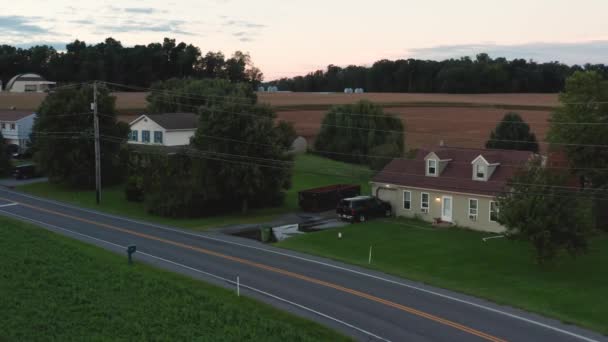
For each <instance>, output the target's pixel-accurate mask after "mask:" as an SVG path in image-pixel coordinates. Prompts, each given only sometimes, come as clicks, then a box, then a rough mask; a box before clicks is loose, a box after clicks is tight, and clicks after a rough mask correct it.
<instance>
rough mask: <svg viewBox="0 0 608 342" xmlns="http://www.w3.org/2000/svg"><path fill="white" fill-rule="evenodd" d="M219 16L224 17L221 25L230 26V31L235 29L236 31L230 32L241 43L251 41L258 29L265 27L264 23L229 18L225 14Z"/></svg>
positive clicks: (258, 31)
mask: <svg viewBox="0 0 608 342" xmlns="http://www.w3.org/2000/svg"><path fill="white" fill-rule="evenodd" d="M221 18H222V19H224V22H223V23H222V26H224V27H228V28H230V30H231V31H232V30H235V31H236V32H232V33H231V34H232V36H233V37H235V38H237V39H238V40H239V41H240V42H243V43H247V42H252V41H253V40H254V38H255V37H256V36H257V35H258V34H259V33H260V30H262V29H263V28H265V27H266V25H263V24H257V23H254V22H251V21H247V20H241V19H230V18H228V17H227V16H221Z"/></svg>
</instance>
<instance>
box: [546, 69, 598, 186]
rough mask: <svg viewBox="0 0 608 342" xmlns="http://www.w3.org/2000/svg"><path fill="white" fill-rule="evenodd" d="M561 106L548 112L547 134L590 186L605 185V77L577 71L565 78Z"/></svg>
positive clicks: (560, 97) (594, 73)
mask: <svg viewBox="0 0 608 342" xmlns="http://www.w3.org/2000/svg"><path fill="white" fill-rule="evenodd" d="M559 100H560V107H559V108H557V109H556V110H555V111H554V112H553V113H552V115H551V119H550V126H549V133H548V137H549V139H550V141H551V142H552V143H553V144H554V145H555V147H558V148H560V149H562V150H563V151H565V152H566V153H567V155H568V159H569V161H570V162H571V165H572V166H573V167H574V169H575V171H576V172H577V174H578V175H580V176H582V177H583V178H584V180H585V183H587V184H588V185H589V186H592V187H594V188H598V187H605V186H607V185H608V173H607V172H606V171H605V169H606V168H608V148H606V147H605V146H608V80H606V79H604V78H602V77H601V75H600V74H598V73H597V72H594V71H591V72H577V73H575V74H574V75H572V77H570V78H569V79H568V80H567V81H566V89H565V91H564V92H563V93H561V94H560V96H559Z"/></svg>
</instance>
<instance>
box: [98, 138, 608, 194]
mask: <svg viewBox="0 0 608 342" xmlns="http://www.w3.org/2000/svg"><path fill="white" fill-rule="evenodd" d="M104 139H113V138H112V137H108V136H104ZM114 141H116V139H114ZM180 151H182V152H185V153H188V154H203V155H215V156H216V157H218V158H221V157H224V158H232V157H237V158H247V159H253V160H261V161H263V162H274V163H279V164H281V163H282V164H288V165H290V166H293V165H294V164H295V163H294V162H286V161H283V160H277V159H268V158H258V157H253V156H248V155H240V154H231V153H221V152H214V151H205V150H199V149H195V148H191V147H182V148H180ZM522 166H523V165H522ZM366 172H368V173H370V176H373V175H374V171H372V170H369V171H366ZM381 174H396V175H400V176H411V177H424V178H428V176H426V175H421V174H413V173H406V172H396V171H385V170H382V171H379V172H376V173H375V175H376V176H378V175H381ZM441 179H442V180H445V179H448V180H454V181H462V179H461V178H457V177H446V176H442V177H441ZM485 183H499V184H505V182H503V181H493V180H488V181H485ZM509 184H514V185H525V186H535V187H545V188H560V189H570V190H576V191H580V190H581V189H580V188H579V187H574V186H559V185H545V184H536V183H514V182H511V183H509ZM588 190H589V191H602V192H603V191H608V189H588Z"/></svg>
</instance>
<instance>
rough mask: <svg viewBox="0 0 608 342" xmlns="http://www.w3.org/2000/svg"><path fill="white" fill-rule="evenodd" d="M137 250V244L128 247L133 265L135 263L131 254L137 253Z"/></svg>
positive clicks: (130, 261)
mask: <svg viewBox="0 0 608 342" xmlns="http://www.w3.org/2000/svg"><path fill="white" fill-rule="evenodd" d="M136 251H137V246H135V245H130V246H129V247H127V254H128V255H129V265H131V264H132V263H133V260H132V259H131V255H133V253H135V252H136Z"/></svg>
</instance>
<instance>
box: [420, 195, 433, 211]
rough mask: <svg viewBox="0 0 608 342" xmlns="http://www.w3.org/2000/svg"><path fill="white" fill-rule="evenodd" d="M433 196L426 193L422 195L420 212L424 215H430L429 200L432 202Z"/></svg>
mask: <svg viewBox="0 0 608 342" xmlns="http://www.w3.org/2000/svg"><path fill="white" fill-rule="evenodd" d="M430 198H431V196H430V195H429V194H427V193H426V192H423V193H422V194H421V195H420V211H422V212H423V213H428V212H429V200H430Z"/></svg>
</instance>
